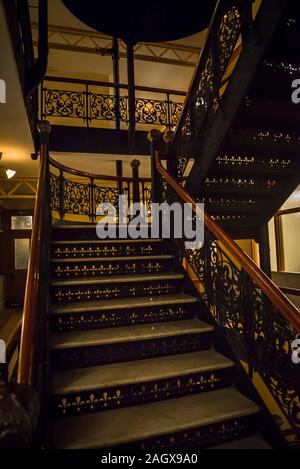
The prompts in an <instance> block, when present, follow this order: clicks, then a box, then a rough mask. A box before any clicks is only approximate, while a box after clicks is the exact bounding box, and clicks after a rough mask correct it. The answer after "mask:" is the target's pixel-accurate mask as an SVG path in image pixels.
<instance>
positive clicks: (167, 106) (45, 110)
mask: <svg viewBox="0 0 300 469" xmlns="http://www.w3.org/2000/svg"><path fill="white" fill-rule="evenodd" d="M42 91H43V97H42V98H43V106H42V117H43V118H49V117H59V118H79V119H83V120H84V121H85V122H87V124H88V123H90V122H92V121H95V120H107V121H115V120H117V119H120V121H121V122H125V123H128V121H129V109H128V96H119V97H116V96H115V95H110V94H105V93H94V92H91V91H89V88H88V86H87V89H86V90H85V91H68V90H61V89H60V90H56V89H49V88H43V89H42ZM182 106H183V104H182V103H179V102H176V101H171V100H170V99H169V97H168V95H167V99H166V100H158V99H150V98H136V100H135V120H136V123H139V124H150V125H160V126H161V125H164V126H166V127H168V128H171V127H173V126H175V125H176V123H177V121H178V118H179V116H180V113H181V110H182Z"/></svg>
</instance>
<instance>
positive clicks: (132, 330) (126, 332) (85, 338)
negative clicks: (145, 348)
mask: <svg viewBox="0 0 300 469" xmlns="http://www.w3.org/2000/svg"><path fill="white" fill-rule="evenodd" d="M213 329H214V328H213V326H211V325H209V324H207V323H204V322H202V321H199V320H198V319H190V320H186V321H174V322H173V321H170V322H164V323H152V324H140V325H135V326H126V327H110V328H107V329H91V330H85V331H72V332H64V333H61V334H53V335H52V348H53V349H55V350H61V349H67V348H75V347H88V346H94V345H106V344H113V343H119V342H122V343H123V342H133V341H138V340H148V339H159V338H163V337H170V336H176V335H184V334H199V333H203V332H211V331H213Z"/></svg>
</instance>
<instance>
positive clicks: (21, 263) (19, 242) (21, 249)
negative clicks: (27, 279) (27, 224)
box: [15, 238, 30, 270]
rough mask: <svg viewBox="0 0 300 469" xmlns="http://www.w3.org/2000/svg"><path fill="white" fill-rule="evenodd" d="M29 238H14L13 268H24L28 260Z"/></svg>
mask: <svg viewBox="0 0 300 469" xmlns="http://www.w3.org/2000/svg"><path fill="white" fill-rule="evenodd" d="M29 248H30V239H29V238H18V239H15V270H26V269H27V266H28V260H29Z"/></svg>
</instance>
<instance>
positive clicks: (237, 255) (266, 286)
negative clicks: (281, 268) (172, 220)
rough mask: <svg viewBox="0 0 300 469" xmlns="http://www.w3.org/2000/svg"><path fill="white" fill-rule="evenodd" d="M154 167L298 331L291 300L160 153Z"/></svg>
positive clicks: (297, 317) (299, 318)
mask: <svg viewBox="0 0 300 469" xmlns="http://www.w3.org/2000/svg"><path fill="white" fill-rule="evenodd" d="M155 160H156V169H157V171H158V172H159V174H160V175H161V176H162V177H163V178H164V179H165V180H166V181H167V183H168V184H169V185H170V186H171V187H172V188H173V189H174V191H175V192H176V193H177V194H178V195H179V197H180V198H181V199H182V200H183V201H184V202H186V203H189V204H191V206H192V209H193V212H194V213H195V215H196V216H198V217H200V218H203V219H204V224H205V226H206V227H207V228H208V229H209V231H210V232H211V233H212V234H213V235H214V236H215V237H216V239H218V240H219V241H220V242H221V243H222V244H223V246H224V247H225V248H226V249H227V250H228V252H229V253H230V254H231V255H232V257H233V259H234V260H235V262H237V263H238V264H239V265H240V266H241V267H242V268H243V270H244V271H245V272H246V273H247V274H248V275H249V276H250V278H251V279H252V280H253V282H254V283H255V284H256V285H257V286H258V287H259V288H260V289H261V290H262V291H263V293H264V294H265V295H266V296H267V297H268V298H269V300H270V301H271V303H272V304H273V305H274V306H276V307H277V308H278V310H279V311H280V312H281V314H282V315H283V316H284V317H285V319H286V320H287V321H288V322H289V323H290V324H291V325H292V326H293V327H294V328H295V329H296V331H298V332H300V314H299V311H298V309H297V308H296V307H295V306H294V305H293V304H292V303H291V301H290V300H289V299H288V298H287V297H286V296H285V295H284V294H283V293H282V292H281V291H280V289H279V288H278V287H277V286H276V285H275V284H274V283H273V282H272V280H270V278H269V277H268V276H267V275H266V274H265V273H264V272H263V271H262V270H260V268H259V267H258V266H257V265H256V264H255V262H253V260H252V259H251V258H250V257H249V256H248V255H247V254H246V253H245V252H244V251H243V250H242V249H241V248H240V247H239V246H238V244H237V243H236V242H235V241H234V240H233V239H232V238H231V237H230V236H229V235H228V234H227V233H226V231H225V230H223V228H222V227H221V226H220V225H218V224H217V223H216V222H214V221H213V219H212V218H211V217H210V216H209V215H208V213H206V212H205V211H204V213H203V212H202V211H201V210H200V209H199V207H198V206H197V203H196V201H195V200H194V199H193V198H192V197H191V196H190V195H189V194H188V193H187V192H186V191H185V189H184V188H183V187H181V186H180V185H179V184H178V182H177V181H176V180H175V179H174V178H173V177H172V176H171V175H170V174H169V173H168V171H167V170H166V169H165V168H164V167H163V165H162V163H161V158H160V154H159V152H158V151H156V152H155Z"/></svg>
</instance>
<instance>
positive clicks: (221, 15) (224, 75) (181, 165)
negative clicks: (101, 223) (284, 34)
mask: <svg viewBox="0 0 300 469" xmlns="http://www.w3.org/2000/svg"><path fill="white" fill-rule="evenodd" d="M251 6H252V1H251V0H219V1H218V3H217V6H216V9H215V13H214V16H213V18H212V20H211V24H210V27H209V29H208V33H207V37H206V41H205V44H204V47H203V48H202V51H201V55H200V60H199V63H198V66H197V68H196V70H195V74H194V78H193V80H192V82H191V85H190V88H189V91H188V93H187V97H186V100H185V103H184V107H183V110H182V114H181V117H180V119H179V121H178V122H177V126H176V130H175V138H174V145H175V147H176V151H177V158H178V165H177V168H178V177H179V178H181V177H182V176H183V175H184V172H185V169H186V167H187V164H188V162H189V160H190V159H193V158H194V156H195V152H196V151H197V142H199V140H200V139H201V138H203V137H204V136H205V129H206V128H207V126H208V125H210V123H211V120H212V119H213V118H214V116H215V115H216V113H217V111H218V110H219V108H221V107H222V93H223V90H224V88H225V87H226V83H227V81H228V73H229V72H230V71H232V69H233V68H234V65H235V62H236V59H237V57H238V55H239V53H240V52H241V50H242V35H241V33H242V32H243V30H244V29H245V25H246V23H247V24H248V23H249V18H250V17H251V13H250V12H251ZM239 40H240V44H239Z"/></svg>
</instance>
